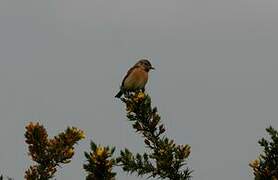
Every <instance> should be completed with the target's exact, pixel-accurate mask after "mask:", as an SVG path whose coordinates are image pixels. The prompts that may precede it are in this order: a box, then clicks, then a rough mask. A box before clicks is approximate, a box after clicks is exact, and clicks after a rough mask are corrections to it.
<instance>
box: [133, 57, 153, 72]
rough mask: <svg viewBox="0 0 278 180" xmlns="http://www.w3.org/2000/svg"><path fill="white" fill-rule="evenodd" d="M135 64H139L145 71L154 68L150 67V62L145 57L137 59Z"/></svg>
mask: <svg viewBox="0 0 278 180" xmlns="http://www.w3.org/2000/svg"><path fill="white" fill-rule="evenodd" d="M135 66H140V67H142V68H143V69H144V70H145V71H147V72H149V71H150V70H151V69H154V67H152V64H151V63H150V61H149V60H147V59H141V60H139V61H138V62H137V63H136V64H135Z"/></svg>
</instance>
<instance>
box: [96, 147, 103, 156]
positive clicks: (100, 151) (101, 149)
mask: <svg viewBox="0 0 278 180" xmlns="http://www.w3.org/2000/svg"><path fill="white" fill-rule="evenodd" d="M104 151H105V148H104V147H97V149H96V154H97V156H102V155H103V153H104Z"/></svg>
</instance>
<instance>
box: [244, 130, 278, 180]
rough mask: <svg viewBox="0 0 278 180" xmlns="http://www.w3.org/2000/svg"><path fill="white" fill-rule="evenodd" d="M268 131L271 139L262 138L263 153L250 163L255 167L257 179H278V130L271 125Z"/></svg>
mask: <svg viewBox="0 0 278 180" xmlns="http://www.w3.org/2000/svg"><path fill="white" fill-rule="evenodd" d="M266 131H267V133H268V134H269V136H270V140H266V139H265V138H262V139H261V140H260V141H259V144H260V145H261V146H262V147H263V153H262V154H260V156H259V157H258V159H255V160H253V161H251V162H250V164H249V165H250V166H251V167H252V169H253V172H254V175H255V180H278V132H277V131H276V130H275V129H274V128H273V127H271V126H270V127H269V128H267V129H266Z"/></svg>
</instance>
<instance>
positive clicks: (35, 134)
mask: <svg viewBox="0 0 278 180" xmlns="http://www.w3.org/2000/svg"><path fill="white" fill-rule="evenodd" d="M25 138H26V143H27V144H28V149H29V155H30V156H31V158H32V160H33V161H35V162H36V164H35V165H33V166H31V167H30V168H29V169H28V170H27V171H26V172H25V179H27V180H48V179H50V178H52V177H54V173H55V172H56V170H57V166H61V165H62V164H66V163H69V162H70V159H71V158H72V156H73V155H74V147H73V146H74V145H75V144H76V143H77V142H78V141H79V140H81V139H83V138H85V136H84V133H83V131H81V130H79V129H77V128H75V127H72V128H67V129H66V131H65V132H62V133H60V134H59V135H58V136H55V137H54V138H53V139H48V134H47V132H46V130H45V128H44V127H43V126H42V125H40V124H39V123H35V124H34V123H29V124H28V125H27V126H26V132H25Z"/></svg>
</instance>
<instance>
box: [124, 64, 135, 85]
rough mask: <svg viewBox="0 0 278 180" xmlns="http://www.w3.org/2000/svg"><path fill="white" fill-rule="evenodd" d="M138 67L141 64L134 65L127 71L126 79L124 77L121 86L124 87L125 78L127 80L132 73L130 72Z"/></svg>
mask: <svg viewBox="0 0 278 180" xmlns="http://www.w3.org/2000/svg"><path fill="white" fill-rule="evenodd" d="M138 67H139V66H133V67H132V68H130V69H129V70H128V71H127V73H126V75H125V77H124V79H123V81H122V85H121V88H123V87H124V83H125V80H126V78H127V77H128V76H129V75H130V73H131V72H132V71H133V70H134V69H135V68H138Z"/></svg>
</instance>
